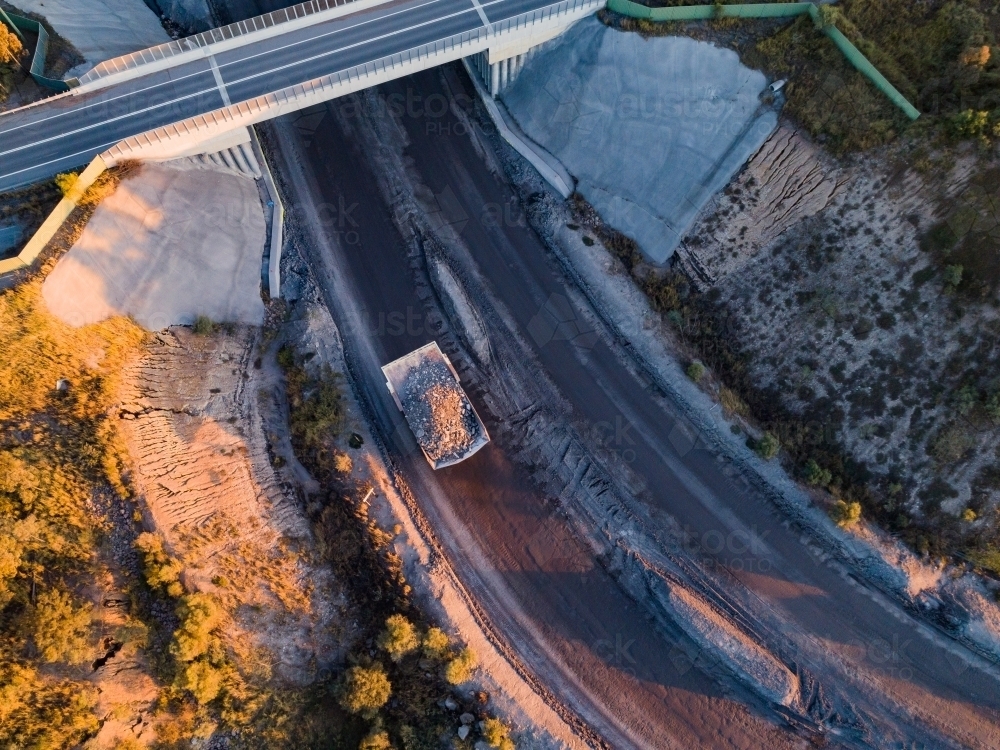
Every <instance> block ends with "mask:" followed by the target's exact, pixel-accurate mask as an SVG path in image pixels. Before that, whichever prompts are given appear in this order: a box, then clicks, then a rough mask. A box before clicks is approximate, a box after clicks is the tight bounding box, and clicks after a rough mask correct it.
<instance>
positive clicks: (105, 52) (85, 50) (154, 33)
mask: <svg viewBox="0 0 1000 750" xmlns="http://www.w3.org/2000/svg"><path fill="white" fill-rule="evenodd" d="M15 5H16V6H17V7H18V8H21V9H23V10H26V11H30V12H32V13H37V14H39V15H41V16H44V17H45V19H46V20H47V21H48V22H49V23H50V24H52V28H54V29H55V30H56V32H57V33H58V34H59V35H60V36H62V37H64V38H65V39H67V40H69V42H70V43H72V45H73V46H74V47H76V48H77V50H79V52H80V54H82V55H83V56H84V58H85V59H86V61H87V62H86V63H84V64H83V65H79V66H77V67H76V68H74V69H73V70H71V71H70V72H69V73H68V74H67V75H68V76H74V75H79V74H80V73H84V72H86V71H87V70H89V69H90V68H92V67H93V66H94V65H96V64H97V63H99V62H102V61H104V60H107V59H108V58H110V57H118V56H119V55H125V54H128V53H129V52H135V51H136V50H138V49H144V48H146V47H153V46H155V45H157V44H163V43H164V42H169V41H170V37H169V36H168V35H167V32H166V31H164V30H163V26H161V25H160V19H158V18H157V17H156V14H154V13H153V11H151V10H150V9H149V8H148V7H147V6H146V4H145V3H144V2H142V0H16V2H15Z"/></svg>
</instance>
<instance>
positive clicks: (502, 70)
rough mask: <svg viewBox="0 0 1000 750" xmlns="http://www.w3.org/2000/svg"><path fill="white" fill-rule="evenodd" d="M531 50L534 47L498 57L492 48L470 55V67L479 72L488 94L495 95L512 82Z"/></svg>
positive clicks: (529, 55)
mask: <svg viewBox="0 0 1000 750" xmlns="http://www.w3.org/2000/svg"><path fill="white" fill-rule="evenodd" d="M533 51H534V48H531V49H529V50H525V51H524V52H520V53H517V54H513V55H510V56H509V57H502V58H499V59H498V58H497V56H495V55H494V53H493V51H492V50H486V51H485V52H480V53H479V54H477V55H473V56H472V68H473V69H474V70H475V71H476V72H477V73H478V74H479V78H480V80H481V81H482V82H483V85H484V86H486V88H487V89H489V92H490V94H492V95H493V96H494V97H496V96H498V95H499V94H500V93H501V92H502V91H503V90H504V89H506V88H507V87H508V86H510V85H511V84H513V83H514V81H515V80H516V79H517V75H518V73H520V72H521V69H522V68H523V67H524V64H525V63H526V62H527V61H528V59H529V58H530V57H531V53H532V52H533Z"/></svg>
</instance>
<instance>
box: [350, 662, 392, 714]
mask: <svg viewBox="0 0 1000 750" xmlns="http://www.w3.org/2000/svg"><path fill="white" fill-rule="evenodd" d="M390 695H392V685H391V683H390V682H389V677H388V675H386V673H385V670H384V669H383V668H382V666H381V665H378V664H376V665H375V666H372V667H351V668H350V669H349V670H347V676H346V678H345V680H344V688H343V692H342V693H341V696H340V705H341V706H343V707H344V708H345V709H346V710H347V711H349V712H350V713H352V714H360V715H361V716H363V717H365V718H372V717H374V716H375V714H376V713H377V712H378V710H379V709H380V708H382V706H384V705H385V704H386V703H387V702H388V701H389V696H390Z"/></svg>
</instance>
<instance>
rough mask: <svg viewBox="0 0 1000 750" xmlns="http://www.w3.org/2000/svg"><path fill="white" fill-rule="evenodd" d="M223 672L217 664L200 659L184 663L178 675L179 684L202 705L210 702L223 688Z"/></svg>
mask: <svg viewBox="0 0 1000 750" xmlns="http://www.w3.org/2000/svg"><path fill="white" fill-rule="evenodd" d="M222 683H223V674H222V671H221V670H220V669H219V667H217V666H216V665H215V664H213V663H211V662H210V661H208V660H202V659H199V660H197V661H193V662H191V663H190V664H186V665H184V666H183V667H182V668H181V670H180V672H179V675H178V680H177V686H178V687H179V688H181V689H183V690H187V691H189V692H190V693H191V695H193V696H194V699H195V700H196V701H198V703H199V704H200V705H205V704H206V703H209V702H211V701H213V700H215V698H216V697H217V696H218V695H219V691H220V690H222Z"/></svg>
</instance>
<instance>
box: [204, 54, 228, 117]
mask: <svg viewBox="0 0 1000 750" xmlns="http://www.w3.org/2000/svg"><path fill="white" fill-rule="evenodd" d="M208 64H209V65H211V66H212V76H213V77H214V78H215V85H216V86H217V87H218V89H219V94H220V96H222V101H224V102H225V103H226V106H227V107H231V106H233V103H232V102H231V101H229V92H228V91H226V83H225V81H223V80H222V74H221V73H220V72H219V64H218V63H217V62H216V61H215V55H209V56H208Z"/></svg>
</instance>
